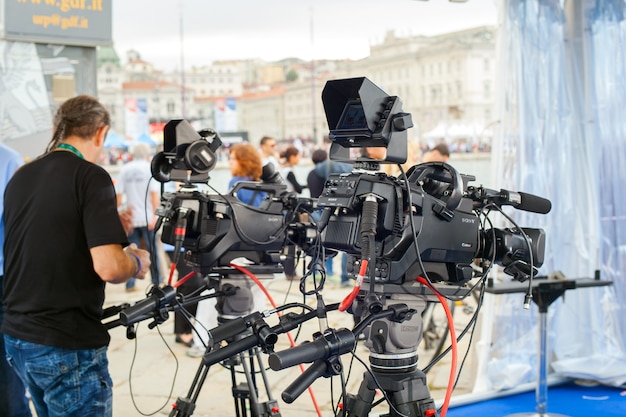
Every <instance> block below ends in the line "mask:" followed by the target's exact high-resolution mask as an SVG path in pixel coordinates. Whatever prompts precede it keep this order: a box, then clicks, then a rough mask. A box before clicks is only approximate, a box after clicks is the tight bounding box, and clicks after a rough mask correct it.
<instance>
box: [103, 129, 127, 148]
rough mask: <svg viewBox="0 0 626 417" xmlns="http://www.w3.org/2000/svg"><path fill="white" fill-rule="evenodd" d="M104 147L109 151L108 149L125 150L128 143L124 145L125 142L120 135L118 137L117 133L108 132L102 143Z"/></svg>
mask: <svg viewBox="0 0 626 417" xmlns="http://www.w3.org/2000/svg"><path fill="white" fill-rule="evenodd" d="M104 147H105V148H107V149H109V148H124V149H127V148H128V143H126V140H125V139H124V138H123V137H121V136H120V135H118V134H117V133H114V132H110V133H109V134H108V135H107V138H106V139H105V141H104Z"/></svg>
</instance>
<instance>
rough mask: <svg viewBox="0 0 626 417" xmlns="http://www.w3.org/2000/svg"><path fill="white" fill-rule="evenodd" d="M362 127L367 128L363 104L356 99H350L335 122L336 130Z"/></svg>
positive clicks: (360, 128) (359, 128)
mask: <svg viewBox="0 0 626 417" xmlns="http://www.w3.org/2000/svg"><path fill="white" fill-rule="evenodd" d="M362 129H368V127H367V119H366V118H365V112H364V111H363V104H362V103H361V102H360V101H358V100H351V101H349V102H348V103H347V104H346V107H345V108H344V110H343V114H342V115H341V118H340V119H339V123H337V130H362Z"/></svg>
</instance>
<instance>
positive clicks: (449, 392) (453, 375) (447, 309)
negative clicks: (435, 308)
mask: <svg viewBox="0 0 626 417" xmlns="http://www.w3.org/2000/svg"><path fill="white" fill-rule="evenodd" d="M417 281H418V282H419V283H420V284H423V285H425V286H427V287H428V288H430V290H431V291H432V292H433V294H435V295H436V296H437V298H438V299H439V302H440V303H441V305H442V306H443V309H444V311H445V312H446V318H447V319H448V329H449V330H450V338H451V339H452V341H451V345H452V363H451V365H450V378H449V379H448V388H447V389H446V396H445V398H444V400H443V405H442V406H441V415H440V417H446V413H447V412H448V405H449V404H450V398H452V389H453V388H454V379H455V378H456V361H457V346H456V332H455V331H454V318H453V317H452V312H451V311H450V307H449V306H448V303H447V300H446V299H445V298H443V296H442V295H441V294H440V293H439V292H438V291H437V290H435V289H434V288H433V286H432V285H431V284H430V282H428V281H426V279H424V278H422V277H417Z"/></svg>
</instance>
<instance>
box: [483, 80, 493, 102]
mask: <svg viewBox="0 0 626 417" xmlns="http://www.w3.org/2000/svg"><path fill="white" fill-rule="evenodd" d="M490 97H491V81H483V98H486V99H488V98H490Z"/></svg>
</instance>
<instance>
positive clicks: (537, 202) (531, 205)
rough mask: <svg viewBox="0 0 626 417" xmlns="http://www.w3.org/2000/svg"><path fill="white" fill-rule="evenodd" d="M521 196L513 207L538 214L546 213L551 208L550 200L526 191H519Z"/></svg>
mask: <svg viewBox="0 0 626 417" xmlns="http://www.w3.org/2000/svg"><path fill="white" fill-rule="evenodd" d="M519 195H520V197H521V202H520V204H519V205H518V206H517V207H515V208H517V209H519V210H525V211H530V212H533V213H539V214H548V213H549V212H550V210H552V203H551V202H550V200H548V199H545V198H542V197H539V196H536V195H533V194H526V193H521V192H520V193H519Z"/></svg>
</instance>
